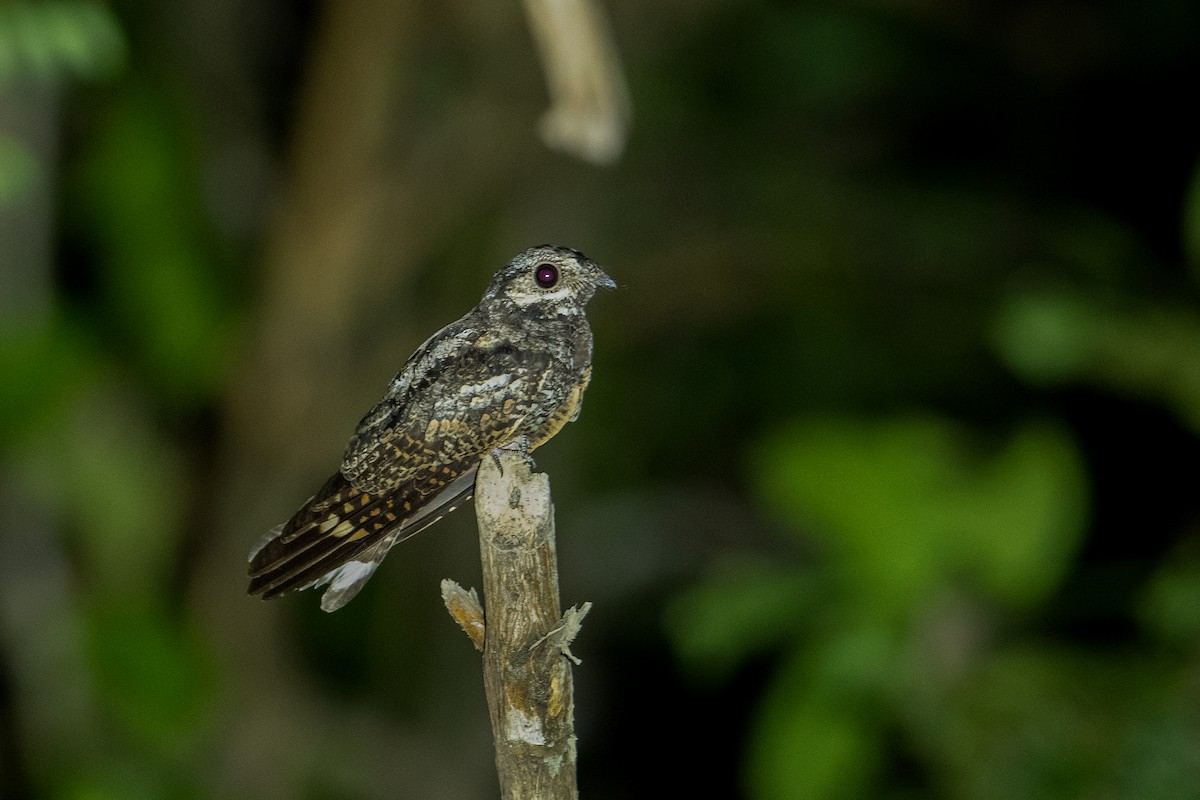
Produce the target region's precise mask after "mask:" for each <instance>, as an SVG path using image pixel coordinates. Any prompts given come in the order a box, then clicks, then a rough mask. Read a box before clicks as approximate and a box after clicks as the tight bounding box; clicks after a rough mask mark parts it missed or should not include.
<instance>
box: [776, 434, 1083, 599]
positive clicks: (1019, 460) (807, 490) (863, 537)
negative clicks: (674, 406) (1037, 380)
mask: <svg viewBox="0 0 1200 800" xmlns="http://www.w3.org/2000/svg"><path fill="white" fill-rule="evenodd" d="M752 472H753V475H754V477H755V483H756V485H757V487H758V491H759V495H760V497H761V499H762V502H763V504H764V505H765V506H766V507H768V508H770V509H772V510H774V511H775V512H776V513H777V514H779V515H780V517H781V518H783V519H785V520H786V521H788V522H790V523H791V524H792V526H793V527H794V529H795V530H797V531H805V532H807V533H809V534H811V535H812V536H815V537H817V538H818V539H820V540H821V541H823V542H825V543H826V545H827V546H828V548H829V550H830V552H831V553H833V554H834V558H835V560H836V567H837V569H839V570H840V571H841V572H842V573H843V574H844V575H845V577H846V578H847V579H848V580H849V581H850V583H851V585H852V586H853V587H854V589H853V591H854V592H855V594H856V596H857V597H858V598H859V599H860V601H861V602H862V603H863V604H864V606H866V607H871V608H874V609H876V610H878V611H879V612H881V613H885V614H895V613H899V614H901V615H903V614H906V613H908V612H909V611H911V609H912V608H913V607H914V606H916V605H919V604H920V603H922V602H924V601H925V600H927V599H928V598H929V597H930V596H931V595H932V594H933V593H935V592H936V591H937V590H938V588H939V587H940V586H942V585H944V584H947V583H954V582H956V581H959V580H962V579H963V578H964V577H966V578H968V579H970V580H972V582H974V583H976V584H978V587H979V588H980V589H983V590H986V591H988V592H989V593H991V594H993V595H995V596H996V597H998V598H1000V599H1003V600H1005V601H1008V602H1011V603H1015V604H1018V605H1024V604H1028V603H1031V602H1033V601H1036V600H1037V599H1039V598H1041V597H1043V596H1045V594H1046V593H1047V592H1048V591H1050V590H1051V589H1053V587H1054V586H1055V585H1056V583H1057V582H1058V580H1059V579H1060V578H1061V576H1062V574H1063V572H1064V570H1065V569H1066V567H1067V564H1068V560H1069V557H1070V555H1071V553H1072V552H1073V551H1074V548H1075V546H1076V544H1077V542H1078V540H1079V537H1080V535H1081V533H1082V529H1083V523H1084V519H1083V514H1084V509H1085V500H1086V490H1085V483H1084V477H1083V470H1082V466H1081V464H1080V463H1079V457H1078V455H1077V453H1076V452H1075V449H1074V445H1073V444H1072V442H1071V441H1070V440H1069V439H1068V438H1067V437H1066V436H1065V435H1064V434H1062V433H1061V432H1059V431H1057V430H1055V429H1052V428H1049V427H1046V426H1041V425H1030V426H1027V427H1026V428H1024V429H1022V430H1019V431H1017V432H1016V433H1015V434H1014V435H1013V436H1012V437H1011V438H1010V439H1009V441H1007V442H1005V443H1003V444H1002V445H999V446H997V448H996V449H995V450H994V451H992V452H989V451H988V450H987V448H985V447H984V445H983V443H982V442H980V441H978V440H977V439H976V438H974V437H972V436H971V434H970V433H969V432H968V431H967V430H965V429H964V428H962V427H960V426H958V425H955V424H954V423H951V422H948V421H944V420H938V419H933V418H909V419H898V420H891V421H884V422H877V423H871V422H861V421H857V420H851V419H826V420H813V421H804V422H799V423H796V424H794V425H792V426H791V427H789V428H786V429H784V430H782V431H779V432H777V433H775V434H773V435H771V436H769V437H768V438H767V439H766V440H765V441H764V442H763V444H762V445H761V446H760V447H759V448H758V450H757V452H756V454H755V456H754V458H753V466H752Z"/></svg>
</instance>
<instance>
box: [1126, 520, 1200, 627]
mask: <svg viewBox="0 0 1200 800" xmlns="http://www.w3.org/2000/svg"><path fill="white" fill-rule="evenodd" d="M1141 617H1142V620H1143V621H1144V622H1145V624H1146V625H1147V626H1148V627H1149V628H1150V629H1151V630H1153V631H1155V632H1156V633H1157V634H1158V635H1159V636H1161V637H1163V638H1164V639H1166V640H1167V641H1169V642H1172V643H1174V644H1176V645H1182V646H1185V647H1195V646H1196V645H1198V644H1200V541H1198V540H1196V539H1189V540H1185V541H1184V543H1183V546H1181V547H1180V548H1179V549H1178V551H1177V552H1176V553H1174V554H1172V556H1171V557H1170V558H1169V559H1168V560H1167V562H1166V563H1165V564H1164V565H1163V566H1162V567H1161V568H1160V569H1159V570H1158V572H1157V573H1156V574H1155V575H1154V577H1153V578H1152V579H1151V581H1150V584H1149V586H1148V587H1147V588H1146V592H1145V595H1144V597H1143V600H1142V604H1141Z"/></svg>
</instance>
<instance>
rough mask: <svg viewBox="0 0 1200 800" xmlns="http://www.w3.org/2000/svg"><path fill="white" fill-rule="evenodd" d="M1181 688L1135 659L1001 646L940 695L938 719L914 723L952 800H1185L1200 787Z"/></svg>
mask: <svg viewBox="0 0 1200 800" xmlns="http://www.w3.org/2000/svg"><path fill="white" fill-rule="evenodd" d="M1180 685H1181V684H1180V683H1179V680H1178V678H1176V677H1174V675H1173V670H1172V669H1171V668H1170V667H1169V666H1168V665H1166V664H1165V663H1163V662H1161V661H1158V662H1153V661H1150V662H1148V661H1146V659H1145V657H1144V656H1139V657H1136V658H1129V659H1122V658H1112V657H1102V656H1100V655H1099V654H1096V653H1089V654H1085V655H1083V654H1078V653H1072V652H1070V651H1054V650H1049V649H1037V648H1024V649H1019V650H1007V651H1002V652H998V653H995V654H993V655H992V656H991V657H990V658H989V659H988V660H987V661H986V662H984V663H983V664H981V665H980V668H979V669H978V670H977V671H976V672H975V673H974V674H972V675H971V676H970V677H969V678H968V680H967V681H966V682H964V683H963V684H961V685H960V686H958V687H957V689H956V690H955V691H954V692H953V693H952V694H951V695H950V696H949V697H948V698H947V700H948V703H949V705H948V706H947V708H945V709H944V713H943V714H942V715H941V719H942V724H941V725H938V726H924V727H922V728H920V729H919V730H920V731H921V736H923V737H927V739H926V746H930V745H932V746H933V747H934V748H935V749H937V750H938V751H940V752H939V754H938V756H937V759H936V760H937V761H939V762H941V763H942V764H944V765H945V766H946V768H947V774H946V777H947V779H948V781H947V784H946V786H947V787H948V792H947V794H948V796H951V797H956V798H963V799H964V800H1007V798H1013V797H1020V798H1028V799H1029V800H1056V799H1057V798H1063V797H1108V798H1113V799H1114V800H1145V798H1161V799H1162V800H1184V799H1185V798H1189V797H1193V796H1194V790H1195V787H1196V786H1197V785H1200V757H1198V756H1197V751H1196V749H1195V743H1196V742H1197V741H1200V739H1198V738H1197V737H1198V735H1200V724H1198V720H1197V719H1196V717H1195V715H1194V714H1190V713H1186V712H1184V713H1180V710H1181V706H1180V703H1190V702H1192V701H1191V700H1189V699H1188V692H1187V691H1186V690H1185V692H1183V693H1180V692H1179V688H1178V687H1179V686H1180ZM1183 685H1186V684H1183ZM1194 693H1195V692H1194V689H1193V690H1191V694H1192V695H1194Z"/></svg>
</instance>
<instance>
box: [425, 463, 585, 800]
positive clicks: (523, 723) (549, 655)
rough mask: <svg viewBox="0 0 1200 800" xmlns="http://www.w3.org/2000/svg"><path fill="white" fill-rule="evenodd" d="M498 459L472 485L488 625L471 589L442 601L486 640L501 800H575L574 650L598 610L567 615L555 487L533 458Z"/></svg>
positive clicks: (452, 589) (450, 586) (445, 593)
mask: <svg viewBox="0 0 1200 800" xmlns="http://www.w3.org/2000/svg"><path fill="white" fill-rule="evenodd" d="M498 454H499V463H498V464H497V463H496V462H495V461H494V460H493V459H491V458H486V459H484V461H483V463H482V464H481V465H480V467H479V477H478V479H477V480H476V484H475V512H476V516H477V518H478V520H479V548H480V556H481V558H482V561H483V595H484V599H485V601H486V602H487V615H486V625H485V624H484V613H483V609H482V608H480V606H479V600H478V598H477V596H476V595H475V593H474V590H472V591H470V592H468V591H465V590H464V589H463V588H462V587H461V586H459V585H458V584H456V583H454V582H453V581H449V580H446V581H442V598H443V599H444V600H445V602H446V607H447V609H449V610H450V614H451V616H452V617H454V620H455V621H456V622H457V623H458V624H459V625H460V626H461V627H462V628H463V630H464V631H466V632H467V635H468V636H470V637H471V639H472V641H473V642H475V645H476V647H477V648H478V647H479V646H480V642H481V640H482V645H483V646H482V649H483V675H484V687H485V689H486V691H487V700H488V710H489V712H490V714H491V719H492V735H493V738H494V739H495V745H496V768H497V770H498V771H499V773H500V796H501V798H502V799H503V800H518V799H520V800H527V799H529V798H537V799H538V800H568V799H570V800H574V798H577V797H578V796H579V793H578V790H577V788H576V785H575V718H574V717H575V707H574V699H573V692H572V682H571V663H572V662H574V663H578V661H577V660H576V659H575V657H574V656H573V655H571V650H570V644H571V641H572V640H573V639H574V638H575V635H576V634H577V633H578V632H579V626H580V623H581V622H582V620H583V617H584V616H585V615H586V614H587V612H588V610H589V609H590V608H591V603H584V604H583V606H582V607H580V608H578V609H576V608H571V609H568V610H567V613H566V614H560V612H559V601H558V560H557V555H556V552H555V546H554V507H553V505H552V504H551V502H550V480H549V478H547V476H546V475H545V473H536V474H535V473H531V471H530V464H529V461H528V459H527V457H525V456H522V455H520V454H518V453H513V452H507V451H498Z"/></svg>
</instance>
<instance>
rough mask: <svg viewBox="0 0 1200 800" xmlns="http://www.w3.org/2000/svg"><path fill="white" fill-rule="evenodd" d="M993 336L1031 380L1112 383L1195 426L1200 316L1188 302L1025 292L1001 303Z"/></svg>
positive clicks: (1199, 403)
mask: <svg viewBox="0 0 1200 800" xmlns="http://www.w3.org/2000/svg"><path fill="white" fill-rule="evenodd" d="M993 341H994V343H995V347H996V349H997V350H998V351H999V353H1000V355H1001V357H1002V358H1004V360H1005V361H1006V362H1007V363H1008V365H1009V367H1011V368H1012V369H1013V371H1015V372H1016V373H1017V374H1019V375H1021V376H1022V377H1024V378H1026V379H1028V380H1030V381H1034V382H1037V383H1066V382H1071V381H1082V382H1087V383H1091V384H1095V385H1100V386H1107V387H1112V388H1114V389H1117V390H1119V391H1122V392H1125V393H1127V394H1130V395H1133V396H1135V397H1140V398H1145V399H1147V400H1151V401H1154V402H1158V403H1162V404H1164V405H1166V406H1168V407H1169V408H1171V409H1172V410H1174V411H1175V413H1176V414H1178V415H1179V417H1180V419H1181V421H1182V422H1183V423H1184V424H1186V425H1188V426H1189V427H1191V428H1192V429H1193V430H1195V431H1200V315H1197V314H1196V312H1195V311H1194V310H1192V309H1190V308H1185V307H1178V306H1177V307H1170V306H1161V305H1159V306H1148V307H1143V308H1130V307H1117V306H1113V305H1111V304H1102V303H1100V302H1097V301H1093V300H1089V299H1088V298H1086V297H1083V296H1080V295H1074V294H1070V293H1067V292H1061V291H1060V292H1051V291H1042V292H1029V293H1025V294H1021V295H1018V296H1016V297H1013V298H1012V299H1011V300H1010V301H1009V302H1008V303H1007V304H1006V305H1005V306H1004V307H1003V308H1002V309H1001V311H1000V313H999V315H998V317H997V320H996V323H995V330H994V335H993Z"/></svg>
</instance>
